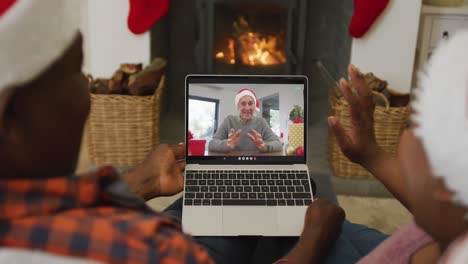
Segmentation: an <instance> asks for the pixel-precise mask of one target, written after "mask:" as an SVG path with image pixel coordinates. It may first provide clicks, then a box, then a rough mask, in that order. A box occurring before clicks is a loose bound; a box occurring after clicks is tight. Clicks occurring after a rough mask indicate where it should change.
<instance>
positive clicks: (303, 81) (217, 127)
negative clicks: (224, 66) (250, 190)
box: [185, 75, 308, 164]
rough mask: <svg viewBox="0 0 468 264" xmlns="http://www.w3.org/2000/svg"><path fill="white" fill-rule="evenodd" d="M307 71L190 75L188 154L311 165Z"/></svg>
mask: <svg viewBox="0 0 468 264" xmlns="http://www.w3.org/2000/svg"><path fill="white" fill-rule="evenodd" d="M307 88H308V83H307V78H306V77H305V76H232V75H229V76H227V75H188V76H187V78H186V94H185V96H186V115H185V122H186V124H185V125H186V132H187V133H186V142H187V144H186V157H187V163H200V164H273V163H274V164H305V162H306V160H307V159H306V158H307V157H306V154H307V152H306V151H305V146H307V142H306V140H307V132H306V131H307V130H306V129H307V126H306V125H304V124H307V103H306V102H307Z"/></svg>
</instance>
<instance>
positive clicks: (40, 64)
mask: <svg viewBox="0 0 468 264" xmlns="http://www.w3.org/2000/svg"><path fill="white" fill-rule="evenodd" d="M80 18H81V0H17V1H16V2H15V3H14V4H13V5H12V6H11V7H10V8H9V9H8V10H6V11H5V12H4V13H3V14H1V15H0V36H1V38H0V63H1V70H0V92H2V91H3V90H4V89H6V88H8V87H13V86H16V85H21V84H25V83H27V82H29V81H32V80H33V79H34V78H36V77H37V76H39V75H40V74H41V73H42V72H43V71H45V70H46V69H47V68H48V67H49V66H50V65H51V64H52V63H53V62H54V61H55V60H57V59H58V58H59V57H60V56H61V55H62V54H63V53H64V52H65V50H66V48H68V47H69V46H70V45H71V44H72V42H73V40H74V38H75V37H76V35H77V32H78V30H79V23H80Z"/></svg>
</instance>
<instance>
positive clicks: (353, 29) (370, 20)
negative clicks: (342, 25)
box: [349, 0, 390, 38]
mask: <svg viewBox="0 0 468 264" xmlns="http://www.w3.org/2000/svg"><path fill="white" fill-rule="evenodd" d="M389 1H390V0H354V13H353V17H352V18H351V23H350V24H349V33H350V34H351V36H353V37H355V38H360V37H362V36H363V35H364V34H365V33H366V32H367V31H368V30H369V28H370V27H371V26H372V24H374V21H375V20H376V19H377V18H378V17H379V15H380V14H381V13H382V11H383V10H384V9H385V7H387V5H388V2H389Z"/></svg>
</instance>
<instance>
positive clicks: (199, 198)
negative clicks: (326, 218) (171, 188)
mask: <svg viewBox="0 0 468 264" xmlns="http://www.w3.org/2000/svg"><path fill="white" fill-rule="evenodd" d="M311 202H312V195H311V187H310V184H309V175H308V174H307V171H289V170H258V171H255V170H254V171H251V170H248V171H245V170H205V171H202V170H200V171H187V172H186V173H185V199H184V204H185V205H188V206H190V205H192V206H221V205H260V206H261V205H264V206H303V205H309V204H310V203H311Z"/></svg>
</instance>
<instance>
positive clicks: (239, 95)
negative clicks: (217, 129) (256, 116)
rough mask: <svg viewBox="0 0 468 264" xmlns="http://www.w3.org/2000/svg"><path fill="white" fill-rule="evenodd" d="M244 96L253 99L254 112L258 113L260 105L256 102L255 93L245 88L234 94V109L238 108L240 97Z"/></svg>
mask: <svg viewBox="0 0 468 264" xmlns="http://www.w3.org/2000/svg"><path fill="white" fill-rule="evenodd" d="M246 95H248V96H250V97H252V98H253V100H254V102H255V110H257V112H260V103H259V102H258V100H257V95H255V93H254V92H253V91H252V90H250V89H247V88H244V89H242V90H240V91H239V92H238V93H237V94H236V99H235V103H236V107H238V105H239V101H240V99H241V98H242V97H244V96H246Z"/></svg>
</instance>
